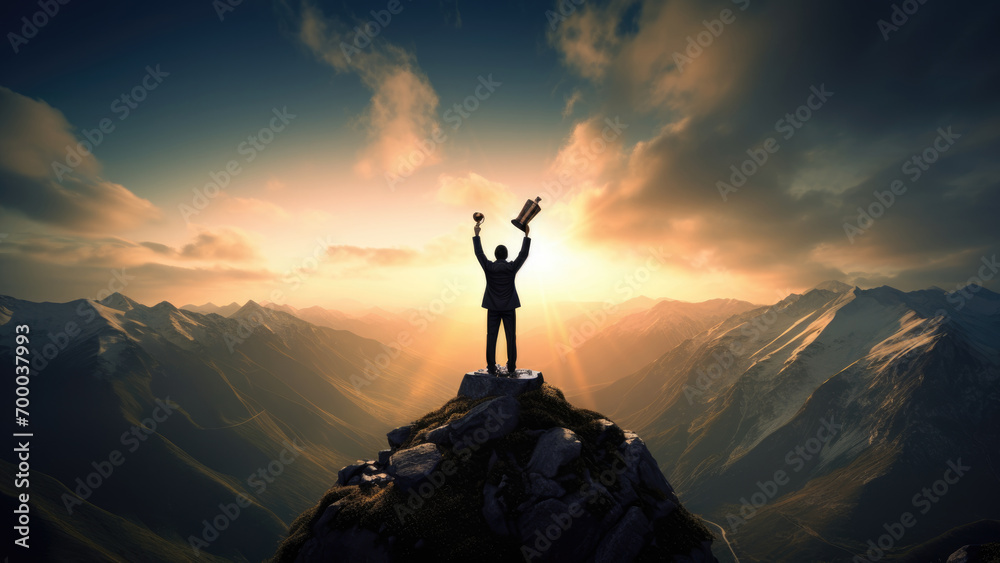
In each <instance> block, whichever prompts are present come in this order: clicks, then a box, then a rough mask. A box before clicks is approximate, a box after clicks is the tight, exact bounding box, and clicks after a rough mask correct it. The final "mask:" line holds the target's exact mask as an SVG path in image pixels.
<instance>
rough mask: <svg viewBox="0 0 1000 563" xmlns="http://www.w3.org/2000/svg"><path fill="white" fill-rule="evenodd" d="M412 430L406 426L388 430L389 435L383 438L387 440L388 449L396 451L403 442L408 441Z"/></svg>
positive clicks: (411, 427) (409, 426)
mask: <svg viewBox="0 0 1000 563" xmlns="http://www.w3.org/2000/svg"><path fill="white" fill-rule="evenodd" d="M412 429H413V426H411V425H409V424H407V425H406V426H400V427H399V428H396V429H394V430H390V431H389V433H388V434H386V435H385V437H386V438H387V439H388V440H389V448H390V449H392V450H398V449H399V447H400V446H402V445H403V442H406V441H407V440H408V439H410V431H411V430H412Z"/></svg>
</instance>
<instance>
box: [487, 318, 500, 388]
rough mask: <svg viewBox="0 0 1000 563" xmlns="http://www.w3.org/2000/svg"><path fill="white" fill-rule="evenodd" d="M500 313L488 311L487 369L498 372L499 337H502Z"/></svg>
mask: <svg viewBox="0 0 1000 563" xmlns="http://www.w3.org/2000/svg"><path fill="white" fill-rule="evenodd" d="M500 318H501V317H500V311H494V310H492V309H487V310H486V369H487V370H488V371H489V372H490V373H495V372H496V369H497V368H496V366H497V337H498V336H499V335H500Z"/></svg>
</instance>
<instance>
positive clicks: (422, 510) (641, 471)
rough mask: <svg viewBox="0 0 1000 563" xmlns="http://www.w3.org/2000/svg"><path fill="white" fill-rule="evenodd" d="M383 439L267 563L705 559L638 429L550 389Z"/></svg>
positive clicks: (477, 403)
mask: <svg viewBox="0 0 1000 563" xmlns="http://www.w3.org/2000/svg"><path fill="white" fill-rule="evenodd" d="M387 438H388V442H389V448H390V449H388V450H383V451H381V452H379V455H378V460H377V461H376V460H371V461H359V462H358V463H357V464H355V465H348V466H347V467H344V468H343V469H341V470H340V472H339V474H338V478H337V482H336V484H335V485H334V486H333V488H331V489H330V490H329V491H328V492H327V493H326V495H325V496H324V497H323V498H322V500H321V501H320V503H319V504H318V505H316V506H315V507H314V508H311V509H309V510H308V511H307V512H306V513H304V514H303V515H302V516H300V517H299V518H298V519H296V520H295V523H294V524H293V525H292V527H291V530H290V533H289V537H288V538H287V539H286V540H285V542H284V543H283V544H282V545H281V547H280V548H279V550H278V553H277V554H276V556H275V558H274V561H276V562H278V563H285V562H291V561H300V562H306V563H308V562H312V561H317V562H318V561H331V560H344V561H348V560H360V559H371V560H374V559H377V560H385V561H389V560H419V561H463V560H471V559H476V558H480V557H481V556H482V554H486V553H488V554H490V555H492V558H493V559H497V560H504V561H511V560H519V559H522V558H526V559H528V560H532V559H536V558H537V559H539V560H540V561H585V560H591V561H611V560H618V561H631V560H634V559H637V558H646V559H650V560H658V561H668V560H684V561H692V560H693V561H714V560H715V558H714V557H713V555H712V552H711V541H712V539H713V538H712V534H711V533H710V532H709V530H708V529H707V528H706V527H705V525H704V524H703V523H702V522H701V520H700V519H699V518H698V517H697V516H694V515H692V514H691V513H690V512H688V511H687V510H686V509H684V508H683V506H682V505H681V502H680V500H678V498H677V495H676V493H675V492H674V489H673V487H671V486H670V483H668V482H667V479H666V477H665V476H664V475H663V473H662V472H661V471H660V468H659V467H658V466H657V463H656V460H655V459H654V458H653V456H652V455H651V454H650V453H649V450H648V449H647V448H646V445H645V444H644V443H643V441H642V440H641V439H640V438H639V436H637V435H636V434H634V433H632V432H629V431H626V430H623V429H621V428H620V427H618V426H617V425H616V424H614V423H613V422H611V421H610V420H608V419H606V418H603V417H602V416H601V415H600V414H598V413H596V412H593V411H588V410H582V409H578V408H576V407H574V406H573V405H571V404H570V403H568V402H567V401H566V399H565V397H564V396H563V394H562V392H561V391H560V390H559V389H556V388H555V387H552V386H550V385H547V384H543V385H542V387H541V388H539V389H535V390H533V391H528V392H525V393H523V394H520V395H517V396H512V395H501V396H497V397H492V398H486V399H485V400H481V399H480V400H476V399H470V398H468V397H456V398H454V399H452V400H451V401H449V402H447V403H446V404H445V405H443V406H442V407H440V408H439V409H437V410H435V411H432V412H430V413H428V414H426V415H424V416H423V417H422V418H420V419H419V420H417V421H415V422H413V423H411V424H409V425H407V426H402V427H399V428H397V429H395V430H393V431H391V432H389V433H388V435H387ZM553 527H555V529H557V530H559V533H558V534H556V533H555V532H552V531H551V528H553ZM457 538H461V539H462V541H455V540H456V539H457ZM675 558H676V559H675Z"/></svg>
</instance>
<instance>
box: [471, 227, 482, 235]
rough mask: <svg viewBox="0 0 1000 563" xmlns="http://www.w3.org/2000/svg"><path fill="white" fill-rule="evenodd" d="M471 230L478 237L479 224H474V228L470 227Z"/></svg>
mask: <svg viewBox="0 0 1000 563" xmlns="http://www.w3.org/2000/svg"><path fill="white" fill-rule="evenodd" d="M472 230H473V231H474V232H475V233H476V236H477V237H478V236H479V231H481V230H482V229H480V228H479V225H476V226H475V228H474V229H472Z"/></svg>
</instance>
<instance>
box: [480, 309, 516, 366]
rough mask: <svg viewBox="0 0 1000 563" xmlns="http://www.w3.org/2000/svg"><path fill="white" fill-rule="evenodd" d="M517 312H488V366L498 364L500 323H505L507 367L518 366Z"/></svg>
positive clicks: (489, 310)
mask: <svg viewBox="0 0 1000 563" xmlns="http://www.w3.org/2000/svg"><path fill="white" fill-rule="evenodd" d="M514 313H515V310H514V309H511V310H509V311H494V310H493V309H487V311H486V365H487V366H493V365H496V363H497V337H498V336H499V335H500V321H503V332H504V335H505V336H506V337H507V367H508V368H511V367H514V366H516V365H517V333H516V332H515V314H514Z"/></svg>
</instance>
